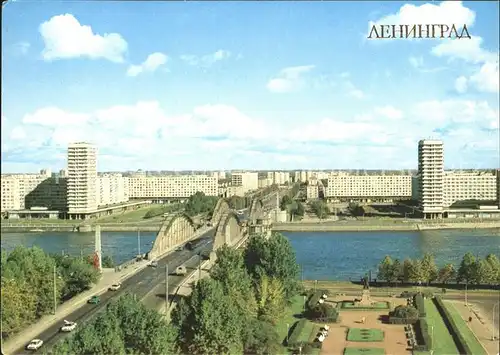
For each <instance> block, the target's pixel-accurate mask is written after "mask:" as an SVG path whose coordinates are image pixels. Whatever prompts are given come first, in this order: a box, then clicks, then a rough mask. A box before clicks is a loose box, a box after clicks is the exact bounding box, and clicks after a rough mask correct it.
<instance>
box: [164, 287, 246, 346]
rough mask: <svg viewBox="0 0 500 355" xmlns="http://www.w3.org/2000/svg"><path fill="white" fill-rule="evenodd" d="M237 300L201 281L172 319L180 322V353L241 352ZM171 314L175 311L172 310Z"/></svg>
mask: <svg viewBox="0 0 500 355" xmlns="http://www.w3.org/2000/svg"><path fill="white" fill-rule="evenodd" d="M236 302H237V300H234V299H232V298H231V297H230V296H229V295H227V294H226V293H225V292H224V287H223V285H222V284H221V283H220V282H219V281H216V280H213V279H202V280H200V281H199V282H198V283H197V284H196V286H195V287H194V290H193V292H192V293H191V295H190V296H188V297H187V299H186V303H187V307H186V306H181V307H182V309H181V311H182V312H187V314H183V315H182V316H178V315H175V316H174V315H173V319H175V320H177V321H178V320H180V319H183V320H184V322H183V323H182V324H177V326H178V327H179V328H180V339H183V344H182V350H183V352H184V353H189V354H207V355H218V354H229V353H241V352H242V351H243V340H242V334H243V328H244V326H245V322H244V319H241V317H240V310H239V308H238V307H237V305H236ZM173 312H174V313H176V312H177V309H174V311H173Z"/></svg>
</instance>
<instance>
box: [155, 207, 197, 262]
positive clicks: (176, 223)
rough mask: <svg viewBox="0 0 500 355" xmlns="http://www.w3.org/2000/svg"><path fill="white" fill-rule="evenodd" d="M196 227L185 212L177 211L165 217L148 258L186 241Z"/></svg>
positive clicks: (161, 253)
mask: <svg viewBox="0 0 500 355" xmlns="http://www.w3.org/2000/svg"><path fill="white" fill-rule="evenodd" d="M196 229H197V226H196V223H195V222H194V221H193V219H192V218H191V216H189V215H188V214H186V213H178V214H175V215H172V216H169V217H167V219H165V221H164V222H163V225H162V226H161V228H160V231H159V232H158V234H157V235H156V238H155V241H154V243H153V247H152V248H151V251H150V252H149V255H148V257H149V258H150V259H153V258H156V257H158V256H160V255H163V254H164V253H166V252H167V251H169V250H171V249H172V248H173V247H174V246H176V245H178V244H181V243H184V242H186V241H188V240H189V239H191V238H192V237H193V234H194V233H195V232H196Z"/></svg>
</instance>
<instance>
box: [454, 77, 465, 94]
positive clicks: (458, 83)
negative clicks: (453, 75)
mask: <svg viewBox="0 0 500 355" xmlns="http://www.w3.org/2000/svg"><path fill="white" fill-rule="evenodd" d="M455 90H456V91H457V92H458V93H460V94H463V93H465V92H466V91H467V78H466V77H465V76H460V77H458V78H457V79H456V80H455Z"/></svg>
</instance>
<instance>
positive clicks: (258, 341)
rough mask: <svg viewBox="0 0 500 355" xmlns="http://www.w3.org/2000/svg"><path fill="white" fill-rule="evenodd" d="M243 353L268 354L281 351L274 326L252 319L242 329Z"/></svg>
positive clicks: (248, 354)
mask: <svg viewBox="0 0 500 355" xmlns="http://www.w3.org/2000/svg"><path fill="white" fill-rule="evenodd" d="M243 348H244V353H245V355H253V354H255V355H268V354H279V353H280V352H282V348H281V339H280V337H279V334H278V332H277V331H276V326H274V325H273V324H270V323H268V322H264V321H260V320H257V319H252V320H251V321H250V322H249V323H248V324H247V325H246V326H245V328H244V330H243Z"/></svg>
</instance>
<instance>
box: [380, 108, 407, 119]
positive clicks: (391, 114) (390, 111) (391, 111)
mask: <svg viewBox="0 0 500 355" xmlns="http://www.w3.org/2000/svg"><path fill="white" fill-rule="evenodd" d="M375 112H376V113H377V114H379V115H381V116H383V117H387V118H388V119H391V120H399V119H401V118H403V112H402V111H400V110H398V109H397V108H395V107H393V106H389V105H388V106H383V107H377V108H375Z"/></svg>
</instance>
